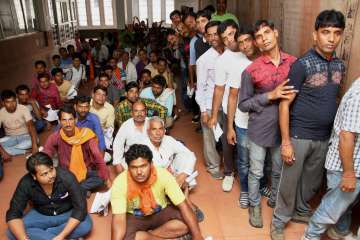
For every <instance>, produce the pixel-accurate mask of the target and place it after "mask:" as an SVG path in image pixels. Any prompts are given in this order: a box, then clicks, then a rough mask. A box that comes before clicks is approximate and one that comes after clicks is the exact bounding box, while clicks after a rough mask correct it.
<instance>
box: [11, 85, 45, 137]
mask: <svg viewBox="0 0 360 240" xmlns="http://www.w3.org/2000/svg"><path fill="white" fill-rule="evenodd" d="M15 91H16V95H17V100H18V103H19V104H21V105H24V106H25V107H27V109H29V111H30V113H31V116H32V120H33V123H34V126H35V129H36V132H37V133H39V132H42V131H43V130H44V129H45V127H46V121H45V120H44V119H42V117H41V113H40V108H39V103H38V102H37V101H36V100H34V99H32V98H30V88H29V87H28V86H26V85H24V84H22V85H19V86H17V87H16V89H15Z"/></svg>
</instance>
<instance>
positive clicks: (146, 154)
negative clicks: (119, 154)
mask: <svg viewBox="0 0 360 240" xmlns="http://www.w3.org/2000/svg"><path fill="white" fill-rule="evenodd" d="M124 155H125V162H126V163H127V165H130V163H131V162H132V161H134V160H136V159H138V158H142V159H146V160H148V162H149V163H151V162H152V158H153V154H152V151H151V150H150V148H149V147H148V146H146V145H143V144H133V145H131V146H130V148H129V150H127V151H126V152H125V154H124Z"/></svg>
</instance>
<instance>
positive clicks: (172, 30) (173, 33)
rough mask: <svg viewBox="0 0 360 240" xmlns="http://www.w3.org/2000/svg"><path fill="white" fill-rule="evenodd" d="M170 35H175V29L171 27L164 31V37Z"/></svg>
mask: <svg viewBox="0 0 360 240" xmlns="http://www.w3.org/2000/svg"><path fill="white" fill-rule="evenodd" d="M170 35H176V32H175V30H174V29H172V28H169V29H168V30H167V31H166V37H167V36H170Z"/></svg>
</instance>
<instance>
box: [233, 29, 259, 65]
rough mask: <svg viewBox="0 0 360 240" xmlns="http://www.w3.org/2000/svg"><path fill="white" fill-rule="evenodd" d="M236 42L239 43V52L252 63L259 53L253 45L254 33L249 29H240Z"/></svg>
mask: <svg viewBox="0 0 360 240" xmlns="http://www.w3.org/2000/svg"><path fill="white" fill-rule="evenodd" d="M237 41H238V43H239V49H240V52H242V53H243V54H245V56H246V57H247V58H248V59H249V60H250V61H254V60H255V59H256V58H257V57H259V55H260V52H259V49H258V48H257V47H256V44H255V37H254V31H253V30H252V29H251V28H250V27H247V26H246V27H242V28H241V29H240V31H239V34H238V37H237Z"/></svg>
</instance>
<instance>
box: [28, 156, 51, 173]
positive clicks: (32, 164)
mask: <svg viewBox="0 0 360 240" xmlns="http://www.w3.org/2000/svg"><path fill="white" fill-rule="evenodd" d="M39 165H45V166H48V167H53V166H54V162H53V160H52V159H51V157H49V155H47V154H46V153H44V152H37V153H35V154H33V155H31V156H30V157H29V158H28V159H27V160H26V170H27V171H28V172H29V173H30V174H32V175H36V166H39Z"/></svg>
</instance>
